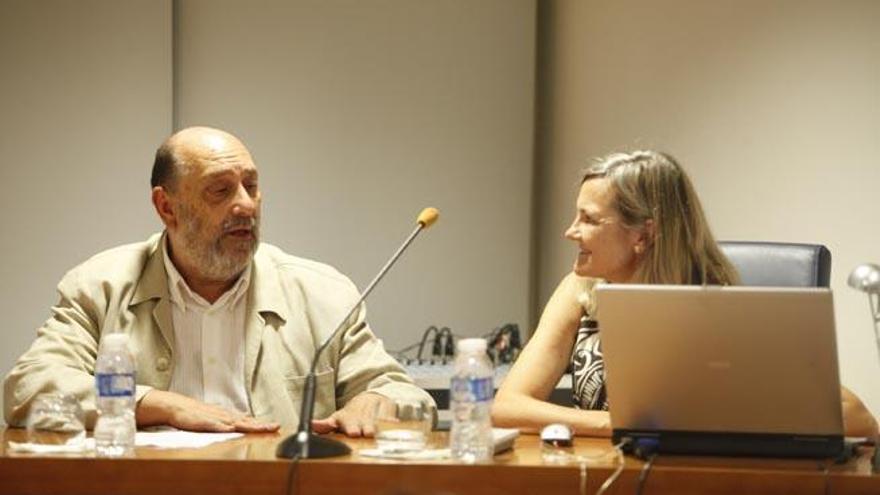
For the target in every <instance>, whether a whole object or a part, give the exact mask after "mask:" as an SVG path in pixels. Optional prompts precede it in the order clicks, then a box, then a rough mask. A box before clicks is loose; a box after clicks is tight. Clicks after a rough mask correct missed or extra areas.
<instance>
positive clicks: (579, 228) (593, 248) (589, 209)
mask: <svg viewBox="0 0 880 495" xmlns="http://www.w3.org/2000/svg"><path fill="white" fill-rule="evenodd" d="M614 199H615V198H614V191H613V190H612V188H611V181H610V179H608V178H596V179H589V180H587V181H586V182H584V183H583V185H581V190H580V193H579V194H578V197H577V205H576V206H577V215H576V216H575V219H574V222H573V223H572V224H571V226H570V227H569V228H568V230H566V231H565V237H566V238H568V239H571V240H572V241H574V242H576V243H577V245H578V255H577V259H576V260H575V262H574V272H575V273H576V274H577V275H580V276H582V277H595V278H602V279H605V280H607V281H609V282H617V283H625V282H629V281H630V280H631V279H632V277H633V274H634V273H635V270H636V268H637V267H638V263H639V255H638V254H637V252H636V251H638V250H641V249H643V247H644V246H643V242H642V237H643V236H642V233H641V232H640V230H639V229H634V228H630V227H627V226H625V225H624V224H623V223H622V221H621V219H620V217H619V216H618V214H617V212H616V211H615V210H614V208H613V205H614Z"/></svg>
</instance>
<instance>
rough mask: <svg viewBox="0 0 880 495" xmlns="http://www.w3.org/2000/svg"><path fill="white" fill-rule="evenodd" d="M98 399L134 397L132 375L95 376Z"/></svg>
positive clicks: (107, 374)
mask: <svg viewBox="0 0 880 495" xmlns="http://www.w3.org/2000/svg"><path fill="white" fill-rule="evenodd" d="M95 386H96V387H97V389H98V397H131V396H133V395H134V373H99V374H97V375H95Z"/></svg>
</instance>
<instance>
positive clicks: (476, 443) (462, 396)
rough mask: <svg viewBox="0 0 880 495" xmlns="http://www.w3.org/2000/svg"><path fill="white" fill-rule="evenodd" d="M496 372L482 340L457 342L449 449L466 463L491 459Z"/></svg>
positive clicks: (451, 390) (451, 396)
mask: <svg viewBox="0 0 880 495" xmlns="http://www.w3.org/2000/svg"><path fill="white" fill-rule="evenodd" d="M494 378H495V372H494V370H493V369H492V362H491V361H489V357H488V356H487V355H486V341H485V340H483V339H462V340H459V341H458V346H457V348H456V357H455V365H454V374H453V375H452V384H451V386H450V389H449V396H450V401H451V408H452V430H451V431H450V432H449V449H450V451H451V452H452V457H454V458H455V459H458V460H460V461H462V462H466V463H475V462H485V461H488V460H490V459H492V454H493V445H492V421H491V416H490V411H491V409H492V396H493V395H494V390H495V387H494Z"/></svg>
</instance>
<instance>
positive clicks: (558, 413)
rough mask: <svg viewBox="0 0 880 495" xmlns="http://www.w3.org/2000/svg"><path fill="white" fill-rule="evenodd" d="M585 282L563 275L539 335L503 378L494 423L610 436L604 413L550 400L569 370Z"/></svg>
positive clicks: (537, 334) (531, 341)
mask: <svg viewBox="0 0 880 495" xmlns="http://www.w3.org/2000/svg"><path fill="white" fill-rule="evenodd" d="M580 290H581V284H580V282H579V281H578V279H577V277H576V276H575V275H574V274H573V273H572V274H569V275H568V276H566V277H565V278H564V279H562V282H560V284H559V286H558V287H557V288H556V291H555V292H554V293H553V296H552V297H551V298H550V301H549V302H548V303H547V306H546V307H545V308H544V313H543V314H542V315H541V321H540V322H539V323H538V328H537V330H535V334H534V335H533V336H532V338H531V339H529V342H528V344H527V345H526V347H525V349H523V352H522V354H520V356H519V358H518V359H517V361H516V363H515V364H514V365H513V368H512V369H511V370H510V373H508V375H507V377H506V378H505V379H504V383H502V385H501V389H500V390H498V394H497V395H496V396H495V403H494V404H493V406H492V422H493V423H494V424H495V425H496V426H501V427H516V428H521V429H523V430H525V431H531V432H535V431H538V430H540V429H541V428H543V427H544V426H546V425H548V424H550V423H565V424H568V425H570V426H572V427H573V428H574V429H575V433H577V434H581V435H592V436H610V435H611V423H610V420H609V417H608V413H607V412H605V411H582V410H578V409H575V408H572V407H565V406H560V405H556V404H552V403H550V402H548V401H547V398H548V397H550V393H551V392H552V391H553V388H554V387H555V386H556V383H557V382H558V381H559V379H560V378H561V377H562V375H563V373H565V368H566V367H567V366H568V362H569V360H570V359H571V352H572V347H573V346H574V342H575V338H576V337H577V328H578V323H579V321H580V317H581V314H582V312H583V308H582V307H581V305H580V304H579V303H578V302H577V296H578V292H579V291H580Z"/></svg>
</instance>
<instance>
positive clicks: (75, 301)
mask: <svg viewBox="0 0 880 495" xmlns="http://www.w3.org/2000/svg"><path fill="white" fill-rule="evenodd" d="M258 178H259V174H258V172H257V167H256V165H255V164H254V161H253V159H252V157H251V155H250V153H249V152H248V150H247V148H245V146H244V144H242V142H241V141H239V140H238V139H237V138H236V137H235V136H233V135H231V134H229V133H227V132H224V131H221V130H219V129H212V128H208V127H192V128H188V129H184V130H182V131H180V132H178V133H176V134H174V135H173V136H171V137H169V138H168V139H167V140H166V141H165V142H164V143H163V144H162V145H161V146H160V147H159V149H158V150H157V152H156V159H155V162H154V164H153V172H152V177H151V185H152V202H153V206H154V207H155V209H156V212H157V213H158V215H159V217H160V219H161V220H162V223H163V224H164V225H165V230H164V232H162V233H160V234H156V235H154V236H152V237H151V238H150V239H148V240H147V241H145V242H140V243H136V244H130V245H126V246H121V247H117V248H115V249H111V250H109V251H105V252H103V253H100V254H98V255H96V256H94V257H93V258H91V259H90V260H88V261H86V262H85V263H83V264H81V265H79V266H77V267H76V268H74V269H73V270H71V271H70V272H68V273H67V275H66V276H65V277H64V278H63V279H62V280H61V282H60V283H59V285H58V292H59V294H60V296H61V299H60V301H59V302H58V304H57V305H56V306H55V307H53V308H52V317H51V318H49V320H48V321H46V323H45V324H43V326H42V327H40V328H39V329H38V330H37V338H36V340H35V341H34V343H33V345H32V346H31V348H30V349H29V350H28V351H27V352H25V353H24V355H22V356H21V358H19V360H18V362H17V363H16V365H15V366H14V367H13V369H12V371H11V372H10V373H9V375H8V376H7V377H6V380H5V382H4V415H5V418H6V421H7V423H9V424H10V425H13V426H21V425H23V424H24V421H25V417H26V415H27V410H28V407H29V404H30V403H31V401H32V399H33V398H34V397H35V396H36V395H38V394H40V393H44V392H61V393H66V394H72V395H74V396H75V397H76V398H77V399H78V400H79V401H80V403H81V404H82V407H83V409H84V411H85V412H86V422H87V426H88V427H91V426H92V425H93V424H94V421H95V418H96V411H95V384H94V377H93V373H94V369H95V359H96V357H97V352H98V343H99V341H100V338H101V334H102V333H103V332H105V331H110V330H117V329H118V330H121V331H122V332H124V333H126V334H128V336H129V345H130V347H131V350H132V353H133V354H134V356H135V363H136V366H137V373H136V381H137V387H136V394H135V395H136V401H137V402H136V404H137V406H136V410H135V417H136V421H137V425H138V426H139V427H141V426H151V425H170V426H174V427H177V428H180V429H185V430H198V431H243V432H260V431H274V430H277V429H278V428H279V426H281V425H283V426H285V427H290V428H294V427H295V426H296V425H297V422H298V420H299V411H300V406H301V400H302V397H301V393H302V386H303V382H304V380H305V375H307V374H308V371H309V367H310V365H311V358H312V356H313V354H314V352H315V350H316V348H317V347H318V346H319V345H320V344H321V342H323V341H324V340H325V339H326V338H327V337H328V336H329V334H330V333H331V332H332V331H333V330H334V329H335V328H336V326H337V324H338V323H339V321H341V319H342V318H343V317H344V316H345V315H346V314H347V312H348V310H349V308H350V307H351V306H352V305H353V304H354V303H355V302H356V301H357V299H358V296H359V294H358V291H357V288H356V287H355V286H354V284H353V283H352V282H351V281H350V280H349V279H348V278H346V277H345V276H343V275H342V274H340V273H339V272H338V271H336V270H335V269H333V268H331V267H329V266H327V265H323V264H320V263H317V262H314V261H309V260H305V259H302V258H297V257H294V256H291V255H289V254H286V253H284V252H282V251H281V250H280V249H278V248H277V247H274V246H272V245H269V244H265V243H260V242H259V233H260V203H261V200H262V196H261V193H260V188H259V180H258ZM326 351H327V352H325V353H324V354H323V355H322V357H321V359H320V361H319V363H318V366H317V367H316V369H317V373H318V374H317V393H316V397H317V399H316V404H315V417H316V418H322V419H318V420H315V421H314V422H313V425H312V426H313V428H314V429H315V430H316V431H317V432H319V433H325V432H329V431H334V430H339V431H343V432H345V433H346V434H348V435H350V436H359V435H370V434H372V421H371V420H372V415H373V413H374V411H375V410H376V408H377V407H378V406H380V405H382V406H383V407H384V406H387V405H390V404H391V403H392V402H394V401H401V402H422V403H425V404H427V405H429V406H433V401H432V399H431V398H430V396H428V395H427V393H425V392H424V391H423V390H421V389H419V388H418V387H416V386H415V385H414V384H413V383H412V380H411V379H410V378H409V377H408V376H407V375H406V374H405V372H404V370H403V369H402V368H401V366H400V365H399V364H398V363H397V362H396V361H395V360H394V359H393V358H391V357H390V356H389V355H388V354H387V353H386V352H385V351H384V349H383V348H382V344H381V343H380V342H379V341H378V340H377V339H376V338H375V336H374V335H373V334H372V332H371V331H370V329H369V327H368V326H367V325H366V320H365V309H364V307H363V306H361V308H360V309H359V310H358V311H357V312H356V313H355V315H354V316H353V317H352V318H351V319H350V320H349V321H348V322H347V327H346V329H345V330H344V331H342V332H340V335H339V336H338V337H337V338H335V339H334V340H333V342H331V343H330V345H329V346H328V348H327V350H326Z"/></svg>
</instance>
